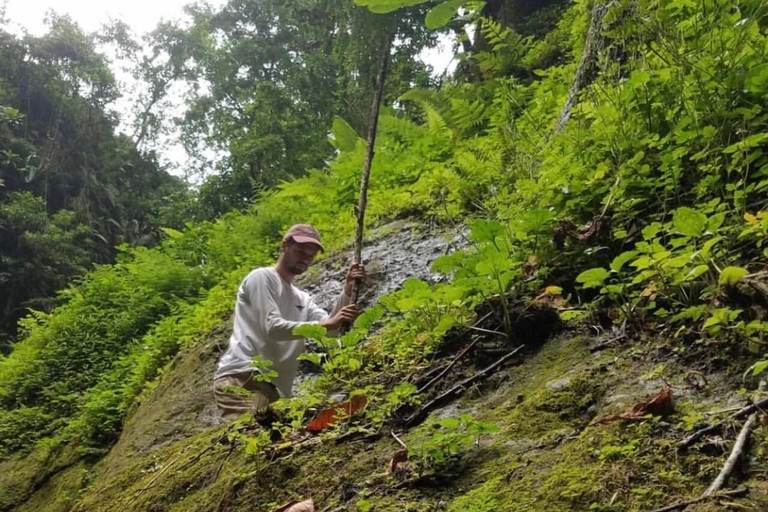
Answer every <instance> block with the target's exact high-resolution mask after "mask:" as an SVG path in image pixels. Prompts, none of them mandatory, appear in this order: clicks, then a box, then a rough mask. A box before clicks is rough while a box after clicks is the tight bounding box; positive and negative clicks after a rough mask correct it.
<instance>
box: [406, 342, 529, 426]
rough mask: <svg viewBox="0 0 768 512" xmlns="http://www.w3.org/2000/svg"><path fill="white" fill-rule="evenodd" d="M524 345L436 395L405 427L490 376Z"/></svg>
mask: <svg viewBox="0 0 768 512" xmlns="http://www.w3.org/2000/svg"><path fill="white" fill-rule="evenodd" d="M524 346H525V345H520V346H519V347H517V348H515V349H513V350H512V351H511V352H510V353H509V354H506V355H505V356H503V357H501V358H500V359H499V360H498V361H496V362H495V363H493V364H492V365H490V366H488V367H487V368H485V369H483V370H480V371H479V372H477V373H476V374H474V375H473V376H471V377H469V378H467V379H464V380H463V381H461V382H459V383H458V384H456V385H455V386H453V387H452V388H451V389H449V390H448V391H446V392H445V393H442V394H441V395H438V396H437V397H436V398H434V399H433V400H431V401H429V402H427V403H426V404H424V405H423V406H421V407H420V408H419V409H418V410H417V411H416V412H414V413H413V414H411V415H410V416H409V417H408V418H406V420H405V424H406V425H412V424H414V423H416V422H418V421H419V420H421V419H423V418H424V415H425V414H426V413H427V412H429V411H430V410H431V409H432V408H434V407H436V406H438V405H440V404H442V403H443V402H445V401H446V400H447V399H449V398H452V397H453V396H454V395H458V394H460V393H461V392H463V391H464V389H466V387H467V386H469V385H470V384H472V383H474V382H475V381H476V380H479V379H481V378H483V377H487V376H488V374H490V373H491V372H492V371H493V370H495V369H496V368H498V367H499V366H501V365H502V364H504V363H505V362H506V361H508V360H509V359H511V358H512V356H514V355H515V354H517V353H518V352H519V351H520V350H522V349H523V347H524Z"/></svg>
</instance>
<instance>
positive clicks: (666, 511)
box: [651, 487, 749, 512]
mask: <svg viewBox="0 0 768 512" xmlns="http://www.w3.org/2000/svg"><path fill="white" fill-rule="evenodd" d="M748 492H749V489H747V488H746V487H742V488H740V489H734V490H732V491H721V492H718V493H715V494H710V495H709V496H701V497H699V498H694V499H692V500H688V501H680V502H677V503H673V504H672V505H667V506H666V507H662V508H657V509H656V510H652V511H651V512H672V511H673V510H680V509H683V508H685V507H687V506H688V505H694V504H696V503H700V502H702V501H706V500H709V499H715V498H735V497H738V496H743V495H745V494H747V493H748Z"/></svg>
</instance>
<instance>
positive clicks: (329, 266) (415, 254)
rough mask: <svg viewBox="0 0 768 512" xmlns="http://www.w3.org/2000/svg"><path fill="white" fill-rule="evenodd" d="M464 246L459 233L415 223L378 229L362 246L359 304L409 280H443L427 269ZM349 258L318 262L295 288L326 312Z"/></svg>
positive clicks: (338, 289) (340, 256) (349, 253)
mask: <svg viewBox="0 0 768 512" xmlns="http://www.w3.org/2000/svg"><path fill="white" fill-rule="evenodd" d="M465 245H466V241H465V239H464V238H463V237H462V233H461V232H459V233H446V232H424V231H423V227H420V226H419V225H418V224H412V223H408V222H404V221H397V222H393V223H391V224H387V225H384V226H382V227H380V228H378V229H377V230H376V231H374V232H373V233H372V235H371V240H370V241H367V242H366V245H365V247H363V263H364V264H365V266H366V271H367V273H368V280H367V281H366V283H365V286H364V287H363V288H362V293H361V295H360V303H361V305H362V306H363V307H365V306H368V305H370V304H371V303H373V302H375V300H376V298H377V297H381V296H382V295H385V294H387V293H390V292H393V291H395V290H397V289H398V288H400V287H401V286H402V284H403V283H404V282H405V281H406V280H407V279H410V278H414V277H416V278H419V279H422V280H424V281H427V282H429V283H434V282H437V281H439V280H440V279H443V278H444V276H442V275H440V274H437V273H435V272H432V271H431V270H430V267H431V266H432V263H433V262H434V261H435V260H436V259H437V258H438V257H440V256H442V255H444V254H449V253H451V252H453V251H455V250H457V249H460V248H462V247H464V246H465ZM351 257H352V251H346V252H343V253H341V254H338V255H335V256H333V257H332V258H328V259H327V260H324V261H322V262H321V263H320V264H318V265H317V266H316V267H315V269H313V270H314V271H313V272H311V273H310V275H308V276H305V277H302V278H300V279H298V280H297V285H298V286H299V287H300V288H302V289H304V290H306V291H307V292H308V293H309V294H310V295H312V297H313V298H314V299H315V302H317V304H318V305H320V306H321V307H323V308H325V309H327V310H328V309H330V308H331V306H332V305H333V302H334V300H335V299H336V297H338V295H339V294H340V293H341V288H342V284H343V280H344V273H345V272H346V269H347V267H348V265H349V263H351V260H350V258H351Z"/></svg>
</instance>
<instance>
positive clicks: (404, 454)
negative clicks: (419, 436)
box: [387, 448, 408, 475]
mask: <svg viewBox="0 0 768 512" xmlns="http://www.w3.org/2000/svg"><path fill="white" fill-rule="evenodd" d="M407 460H408V449H407V448H403V449H401V450H397V451H396V452H395V454H394V455H393V456H392V460H390V461H389V466H388V467H387V474H389V475H392V474H394V472H395V470H396V469H397V466H398V465H399V464H401V463H403V462H405V461H407Z"/></svg>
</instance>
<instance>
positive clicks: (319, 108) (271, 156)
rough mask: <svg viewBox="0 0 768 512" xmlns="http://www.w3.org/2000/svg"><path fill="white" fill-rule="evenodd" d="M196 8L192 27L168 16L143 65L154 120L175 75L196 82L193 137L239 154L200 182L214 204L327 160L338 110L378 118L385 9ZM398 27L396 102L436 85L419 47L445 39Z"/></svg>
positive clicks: (234, 4)
mask: <svg viewBox="0 0 768 512" xmlns="http://www.w3.org/2000/svg"><path fill="white" fill-rule="evenodd" d="M188 13H189V14H190V15H191V17H192V20H193V21H192V24H191V25H190V26H189V27H186V28H181V27H180V26H179V25H178V24H173V23H166V24H164V25H162V26H160V27H159V28H158V29H157V30H156V31H155V32H154V33H153V35H152V39H151V40H152V43H153V48H154V49H153V51H151V52H149V54H150V56H149V57H148V58H147V59H145V60H144V62H142V63H141V65H140V66H141V68H142V69H143V70H144V71H143V73H144V75H145V77H146V80H147V81H148V83H150V84H152V89H153V91H154V92H150V93H149V94H148V95H147V98H146V100H147V101H146V102H145V103H146V106H145V107H141V108H140V110H141V112H142V113H143V114H145V115H144V116H143V120H144V121H145V122H148V123H151V122H153V121H156V120H158V117H159V116H158V112H157V111H156V109H153V107H152V104H153V103H158V102H159V101H160V99H161V98H162V97H163V96H164V95H166V94H168V93H169V90H170V85H171V83H172V82H173V81H175V80H182V81H185V82H186V83H187V84H188V86H189V89H190V94H191V101H190V102H189V105H188V109H187V110H186V112H185V114H184V117H183V120H182V134H183V135H182V137H183V140H184V142H185V145H186V146H187V148H188V150H189V151H190V152H192V153H196V152H197V153H199V152H200V151H201V149H202V148H206V147H214V148H216V149H218V150H220V151H221V152H222V153H224V154H227V155H228V156H227V158H225V159H224V160H223V161H220V162H219V163H218V167H217V168H216V169H210V170H215V171H217V172H216V176H215V177H213V178H211V179H209V180H208V181H207V182H206V183H205V184H203V185H202V186H201V188H200V198H201V201H202V203H203V204H204V205H206V209H207V210H208V211H209V212H211V213H219V212H222V211H227V210H229V209H232V208H242V207H243V206H245V205H247V204H248V203H249V202H251V201H252V200H253V198H254V197H255V196H256V195H257V194H258V192H259V190H261V189H263V188H264V187H267V188H269V187H273V186H275V185H276V184H278V183H280V182H281V181H283V180H287V179H291V178H294V177H297V176H301V175H302V174H304V173H305V172H306V171H307V170H309V169H311V168H317V167H322V166H323V165H324V163H325V161H326V160H327V159H329V158H330V157H331V156H332V155H333V151H334V149H333V147H332V145H331V144H329V142H328V140H327V135H328V131H329V128H330V125H331V122H332V120H333V117H334V116H337V115H338V116H341V117H344V118H345V119H347V120H348V121H349V122H350V124H351V125H352V126H354V127H355V128H356V129H357V130H358V131H359V132H363V131H364V130H365V129H366V127H367V126H368V116H369V108H368V107H369V105H370V103H371V98H372V94H373V83H374V81H375V76H376V72H377V65H378V39H377V38H376V34H378V33H379V30H380V29H381V28H382V27H381V26H380V24H381V21H382V20H381V16H376V15H373V14H371V13H370V12H368V11H367V10H366V9H361V8H357V7H355V6H354V5H352V4H351V2H347V1H342V0H302V1H298V2H284V1H280V0H230V1H229V2H228V3H227V4H226V5H224V6H223V7H222V8H221V9H220V10H216V11H215V10H212V9H210V8H209V7H205V6H194V7H191V8H189V9H188ZM423 15H424V11H423V10H420V11H418V12H416V13H414V11H412V10H411V11H409V10H404V11H403V12H402V13H398V16H399V17H400V18H402V17H408V16H416V17H418V18H419V19H420V18H421V17H423ZM391 27H392V28H393V29H394V30H395V31H396V32H395V36H394V37H395V39H394V40H395V45H394V48H393V54H392V63H391V66H390V69H391V72H390V76H391V79H390V87H389V89H388V98H387V99H388V100H389V101H390V102H391V101H393V100H394V99H395V98H397V97H399V95H400V94H402V93H403V92H405V91H406V90H408V89H410V88H412V87H414V86H427V85H429V83H430V80H431V79H430V75H429V69H428V66H426V65H425V64H423V63H421V62H420V61H419V60H418V59H416V56H417V55H418V53H419V52H420V51H421V50H422V49H423V48H425V47H428V46H430V45H432V44H434V36H433V35H432V34H431V33H430V32H429V31H428V30H427V29H426V28H425V27H423V25H422V24H421V23H392V24H391ZM169 69H170V72H169V71H168V70H169ZM139 131H140V132H143V131H145V129H144V128H142V129H140V130H139Z"/></svg>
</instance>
